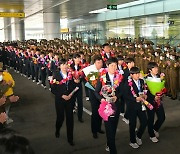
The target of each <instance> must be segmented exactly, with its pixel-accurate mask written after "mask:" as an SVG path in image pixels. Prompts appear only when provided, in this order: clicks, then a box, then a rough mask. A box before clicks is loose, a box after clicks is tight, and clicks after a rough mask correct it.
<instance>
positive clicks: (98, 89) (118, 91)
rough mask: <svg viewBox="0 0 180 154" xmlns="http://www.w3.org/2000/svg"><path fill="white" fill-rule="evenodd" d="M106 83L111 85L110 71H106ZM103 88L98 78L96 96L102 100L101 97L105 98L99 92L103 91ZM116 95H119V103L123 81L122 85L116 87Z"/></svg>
mask: <svg viewBox="0 0 180 154" xmlns="http://www.w3.org/2000/svg"><path fill="white" fill-rule="evenodd" d="M106 85H111V81H110V78H109V75H108V73H106ZM101 88H102V83H101V81H100V80H98V82H97V85H96V89H95V96H96V98H97V99H98V100H99V101H101V99H102V98H103V96H102V95H100V94H99V93H100V91H101ZM115 95H116V97H117V101H116V103H117V102H118V100H119V98H120V97H121V96H122V83H120V85H119V86H118V87H117V88H116V91H115Z"/></svg>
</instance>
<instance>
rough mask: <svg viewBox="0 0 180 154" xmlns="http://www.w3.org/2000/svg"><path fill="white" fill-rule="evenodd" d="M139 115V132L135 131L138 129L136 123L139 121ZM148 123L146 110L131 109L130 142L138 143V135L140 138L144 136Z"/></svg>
mask: <svg viewBox="0 0 180 154" xmlns="http://www.w3.org/2000/svg"><path fill="white" fill-rule="evenodd" d="M137 117H138V118H139V122H140V126H139V129H138V131H137V134H136V133H135V129H136V123H137ZM146 125H147V116H146V111H142V110H141V109H139V110H138V109H137V110H135V109H129V133H130V142H131V143H136V135H137V137H138V138H140V139H141V138H142V135H143V133H144V131H145V129H146Z"/></svg>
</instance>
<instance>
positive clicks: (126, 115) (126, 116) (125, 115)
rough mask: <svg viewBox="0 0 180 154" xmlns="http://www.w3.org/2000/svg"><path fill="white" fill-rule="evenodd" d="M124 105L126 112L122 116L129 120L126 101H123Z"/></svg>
mask: <svg viewBox="0 0 180 154" xmlns="http://www.w3.org/2000/svg"><path fill="white" fill-rule="evenodd" d="M124 102H125V103H124V104H125V105H126V111H125V114H124V118H126V119H129V108H128V107H127V104H128V102H127V101H126V100H124Z"/></svg>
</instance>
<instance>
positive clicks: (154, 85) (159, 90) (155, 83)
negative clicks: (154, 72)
mask: <svg viewBox="0 0 180 154" xmlns="http://www.w3.org/2000/svg"><path fill="white" fill-rule="evenodd" d="M163 78H164V74H161V75H160V78H151V77H148V78H147V79H146V84H147V86H148V89H149V91H150V92H151V94H152V95H155V96H159V99H158V100H156V101H155V102H156V104H155V107H156V108H158V107H159V106H160V104H161V97H162V96H163V94H165V93H166V92H167V90H166V88H165V81H164V80H163Z"/></svg>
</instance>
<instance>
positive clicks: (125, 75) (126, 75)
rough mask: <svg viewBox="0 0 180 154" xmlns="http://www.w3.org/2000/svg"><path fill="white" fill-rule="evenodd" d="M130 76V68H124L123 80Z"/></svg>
mask: <svg viewBox="0 0 180 154" xmlns="http://www.w3.org/2000/svg"><path fill="white" fill-rule="evenodd" d="M129 76H130V72H129V69H128V68H126V69H124V75H123V77H124V78H123V82H125V81H127V80H128V77H129Z"/></svg>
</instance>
